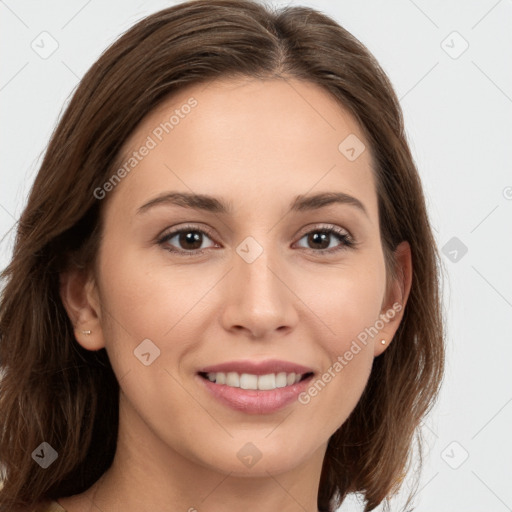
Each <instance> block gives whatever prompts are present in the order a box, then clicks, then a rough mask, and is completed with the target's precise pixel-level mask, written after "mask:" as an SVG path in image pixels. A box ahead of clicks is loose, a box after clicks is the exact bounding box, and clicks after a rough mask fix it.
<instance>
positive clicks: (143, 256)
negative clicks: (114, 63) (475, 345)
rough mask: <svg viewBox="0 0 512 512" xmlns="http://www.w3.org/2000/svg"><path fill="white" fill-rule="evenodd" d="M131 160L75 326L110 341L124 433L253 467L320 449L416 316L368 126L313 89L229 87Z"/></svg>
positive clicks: (147, 138)
mask: <svg viewBox="0 0 512 512" xmlns="http://www.w3.org/2000/svg"><path fill="white" fill-rule="evenodd" d="M187 105H188V106H187ZM171 116H174V117H171ZM166 123H167V124H166ZM347 137H349V138H348V139H347ZM345 139H347V140H346V141H345ZM343 141H345V142H343ZM340 144H341V146H340ZM363 145H364V146H363ZM143 147H145V148H146V149H145V150H144V149H142V148H143ZM351 148H353V150H352V149H351ZM134 152H136V154H134ZM130 157H132V160H131V163H130V161H129V159H130ZM121 161H122V164H121V165H123V164H124V163H127V165H126V167H125V172H120V173H118V177H120V178H121V179H120V180H116V181H115V183H116V186H115V187H113V185H112V184H110V186H109V185H106V186H105V187H104V188H103V189H102V190H103V191H104V194H103V192H98V196H102V195H105V197H104V198H103V199H102V200H103V201H105V203H104V205H103V206H104V211H103V215H104V217H103V219H104V232H103V234H104V236H103V239H102V242H101V247H100V252H99V258H98V265H97V273H96V276H95V279H94V280H91V281H90V282H89V284H90V286H89V288H88V295H87V297H88V302H89V304H90V309H87V308H84V309H83V310H81V312H80V313H79V314H78V316H77V318H78V320H79V321H80V322H82V324H83V326H84V329H91V330H92V334H91V335H90V336H81V337H79V339H78V341H79V342H80V343H81V344H82V345H83V346H85V347H86V348H89V349H91V350H96V349H98V348H101V347H103V346H104V347H105V348H106V350H107V353H108V355H109V358H110V360H111V363H112V366H113V369H114V371H115V373H116V376H117V378H118V380H119V382H120V387H121V396H120V411H121V413H120V415H121V416H120V417H121V420H120V421H121V422H122V425H124V427H123V428H124V432H128V433H129V434H127V435H131V436H137V439H138V440H139V442H141V443H142V444H143V445H145V446H146V447H149V446H151V447H152V448H155V447H159V450H160V451H159V453H161V454H162V456H163V454H165V453H167V454H169V453H177V454H179V456H180V457H183V458H185V459H187V460H188V461H192V462H193V463H196V464H199V465H201V466H203V467H204V468H214V469H216V470H219V469H220V470H222V471H223V472H232V473H233V474H238V475H249V474H250V475H252V476H256V475H265V474H266V472H267V471H268V472H273V473H278V472H282V471H286V470H287V469H291V468H294V467H297V466H299V465H300V464H302V463H305V462H306V461H307V460H310V459H311V458H312V457H314V456H315V455H319V454H320V455H321V456H323V455H324V453H325V448H326V445H327V442H328V440H329V437H330V436H331V435H332V434H333V433H334V432H335V431H336V430H337V429H338V428H339V427H340V426H341V425H342V424H343V423H344V422H345V420H346V419H347V417H348V416H349V414H350V413H351V411H352V410H353V409H354V407H355V406H356V404H357V402H358V400H359V399H360V397H361V394H362V392H363V390H364V387H365V385H366V383H367V381H368V378H369V375H370V372H371V368H372V363H373V360H374V357H376V356H378V355H380V353H381V352H382V351H383V350H385V348H386V347H387V345H388V344H389V343H390V342H391V339H392V337H393V334H394V332H395V330H396V328H397V327H398V322H399V318H400V316H401V315H400V313H399V312H398V311H397V305H396V298H397V297H396V296H395V295H393V293H392V290H393V289H394V288H393V287H391V288H389V289H387V288H386V268H385V262H384V256H383V250H382V247H381V242H380V231H379V217H378V208H377V193H376V185H375V180H374V178H373V173H372V167H371V166H372V162H371V156H370V148H369V145H368V142H367V141H366V139H365V137H364V135H363V132H362V130H361V128H360V127H359V126H358V124H357V122H356V121H355V120H354V118H353V117H351V116H350V115H349V114H348V112H347V111H345V110H344V109H342V108H341V107H340V106H339V104H337V103H336V102H335V100H334V99H333V98H331V97H330V96H329V95H328V94H327V93H326V92H324V91H323V90H322V89H320V88H318V87H317V86H315V85H313V84H310V83H307V82H300V81H297V80H289V81H284V80H269V81H259V80H250V79H244V80H239V81H233V80H223V81H215V82H211V83H209V84H208V85H204V84H202V85H200V86H193V87H190V88H188V89H186V90H182V91H181V92H180V93H179V94H178V95H176V96H174V97H172V98H171V99H169V100H167V101H166V102H165V103H163V104H162V105H160V106H159V107H158V108H157V109H156V110H155V111H153V112H152V113H150V114H149V115H148V116H147V117H146V118H145V119H144V120H143V121H142V123H141V124H140V125H139V126H138V128H137V130H136V131H135V132H134V134H133V135H132V137H131V138H130V139H129V140H128V141H127V142H126V143H125V145H124V147H123V158H122V159H121ZM120 167H121V166H120ZM127 169H129V170H127ZM118 181H120V182H119V183H117V182H118ZM113 183H114V181H113ZM173 194H174V195H173ZM177 194H187V195H194V194H197V195H201V196H209V198H202V200H199V199H198V198H197V197H196V198H195V199H194V198H193V197H192V196H188V198H187V197H185V196H178V195H177ZM314 196H318V197H316V200H315V199H312V198H313V197H314ZM390 290H391V292H390ZM401 302H402V303H403V300H402V301H401ZM393 304H395V308H393ZM398 309H400V307H399V306H398ZM381 339H385V340H386V341H387V344H386V345H382V344H381ZM269 360H272V361H274V362H275V361H276V360H277V361H278V362H279V361H280V362H281V363H282V364H281V363H278V364H277V366H258V367H256V366H257V364H258V363H266V362H268V361H269ZM232 362H233V366H231V367H229V368H228V367H226V368H224V369H223V370H224V371H223V372H215V371H212V372H210V375H209V377H210V378H211V379H212V380H210V379H209V378H208V376H206V377H205V376H204V374H203V375H201V374H200V373H199V372H201V371H203V370H205V369H208V367H213V366H217V365H222V364H224V363H232ZM242 362H245V363H249V364H250V363H254V364H255V366H253V367H251V366H248V367H244V366H242ZM285 363H288V364H289V365H290V366H284V364H285ZM293 365H300V367H301V368H295V369H296V372H294V371H293V370H294V367H293ZM237 368H238V370H239V371H237ZM210 370H211V368H210ZM213 370H215V368H214V369H213ZM283 371H284V373H285V377H284V379H285V380H284V381H283V377H282V376H280V375H278V374H280V373H283ZM244 373H245V374H247V376H245V377H244V376H243V375H242V376H241V379H240V380H239V379H238V376H240V375H241V374H244ZM292 373H294V374H296V375H293V376H290V374H292ZM221 374H224V377H223V376H222V375H221ZM230 374H231V375H230ZM233 374H234V375H233ZM276 374H277V375H276ZM262 375H267V376H266V377H262ZM297 375H300V376H299V377H297ZM214 379H215V380H216V381H218V382H215V383H214V382H213V380H214ZM225 379H227V382H226V380H225ZM298 379H304V380H301V381H300V382H297V384H295V380H298ZM237 381H238V384H239V385H240V383H241V381H243V384H242V388H236V384H237ZM223 382H224V384H223ZM292 382H293V383H292ZM283 383H284V384H283ZM275 385H277V386H280V387H278V388H277V389H274V390H272V389H262V390H260V391H256V390H252V391H251V390H248V389H243V387H249V388H251V387H254V386H259V387H260V388H265V387H268V388H272V387H274V386H275ZM248 443H249V444H248ZM247 455H256V458H259V460H258V461H257V463H256V464H254V466H251V465H250V464H246V463H244V462H243V461H244V460H247V459H244V457H245V456H247ZM157 456H158V455H157ZM319 460H320V459H319Z"/></svg>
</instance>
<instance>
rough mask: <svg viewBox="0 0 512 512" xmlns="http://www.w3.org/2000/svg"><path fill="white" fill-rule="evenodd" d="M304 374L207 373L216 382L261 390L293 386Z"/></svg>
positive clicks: (234, 386)
mask: <svg viewBox="0 0 512 512" xmlns="http://www.w3.org/2000/svg"><path fill="white" fill-rule="evenodd" d="M302 376H303V375H301V374H300V373H293V372H292V373H286V372H279V373H269V374H267V375H253V374H251V373H242V374H238V373H237V372H228V373H223V372H216V373H207V374H206V377H207V379H208V380H209V381H211V382H215V383H216V384H225V385H226V386H231V387H233V388H242V389H259V390H261V391H268V390H272V389H276V388H284V387H285V386H291V385H292V384H296V383H297V382H299V381H300V379H301V378H302Z"/></svg>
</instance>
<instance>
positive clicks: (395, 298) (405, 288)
mask: <svg viewBox="0 0 512 512" xmlns="http://www.w3.org/2000/svg"><path fill="white" fill-rule="evenodd" d="M395 263H396V267H395V275H396V277H395V279H394V280H393V281H392V283H391V285H390V286H389V290H388V292H387V294H386V297H385V300H384V302H383V307H382V310H381V314H380V318H381V322H382V324H384V325H383V327H382V329H380V332H379V339H380V340H381V342H380V343H375V345H374V357H377V356H379V355H380V354H382V353H383V352H384V350H386V348H387V347H388V346H389V345H390V344H391V343H392V340H393V337H394V335H395V333H396V331H397V329H398V327H399V325H400V322H401V321H402V318H403V316H404V310H405V305H406V303H407V300H408V298H409V293H410V291H411V285H412V255H411V247H410V245H409V243H408V242H406V241H404V242H401V243H400V244H399V245H398V247H397V248H396V250H395ZM382 341H384V343H382Z"/></svg>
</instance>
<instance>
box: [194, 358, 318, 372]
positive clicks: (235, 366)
mask: <svg viewBox="0 0 512 512" xmlns="http://www.w3.org/2000/svg"><path fill="white" fill-rule="evenodd" d="M219 372H222V373H229V372H236V373H238V374H242V373H249V374H252V375H267V374H269V373H281V372H285V373H295V374H301V375H303V374H306V373H315V372H314V370H313V369H312V368H308V367H307V366H303V365H300V364H297V363H292V362H289V361H282V360H279V359H267V360H266V361H254V360H239V361H229V362H226V363H220V364H215V365H212V366H205V367H204V368H201V369H200V370H199V371H198V372H197V373H199V374H201V373H203V374H206V373H219Z"/></svg>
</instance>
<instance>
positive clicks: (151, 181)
mask: <svg viewBox="0 0 512 512" xmlns="http://www.w3.org/2000/svg"><path fill="white" fill-rule="evenodd" d="M144 148H146V149H144ZM147 148H149V149H147ZM369 149H370V148H369V147H368V143H367V141H366V140H365V137H364V134H363V132H362V129H361V127H360V126H359V124H358V123H357V121H356V120H355V118H354V117H353V116H352V115H351V114H350V113H349V112H348V110H346V109H345V108H344V107H342V106H341V105H340V104H339V103H338V102H337V101H336V99H335V98H333V97H332V96H331V95H330V94H329V93H328V92H326V91H325V90H324V89H322V88H321V87H319V86H317V85H316V84H312V83H310V82H305V81H300V80H296V79H286V80H285V79H274V80H258V79H252V78H251V79H249V78H243V79H236V80H235V79H222V80H216V81H213V82H208V83H204V84H196V85H193V86H190V87H187V88H185V89H183V90H180V91H179V92H178V93H177V94H173V95H172V96H171V97H169V98H167V99H166V100H165V101H163V102H162V103H161V104H160V105H159V106H158V107H157V108H155V109H154V110H153V111H152V112H150V113H149V114H148V115H147V116H146V117H145V118H144V119H143V120H142V122H141V123H140V124H139V125H138V127H137V128H136V130H135V131H134V132H133V134H132V135H131V137H130V138H129V139H128V140H127V141H126V142H125V144H124V146H123V148H122V150H121V157H120V159H119V162H118V167H121V166H124V167H125V168H126V169H127V170H128V172H127V173H124V174H126V175H127V176H126V177H125V178H123V179H122V181H121V183H120V184H119V185H117V186H116V190H115V194H113V195H114V196H118V195H121V196H123V198H124V199H130V200H132V199H133V200H135V199H141V198H143V197H147V196H148V195H150V194H155V193H158V192H162V191H163V189H172V190H182V191H187V192H191V191H193V192H198V193H205V194H211V195H218V196H226V195H229V193H230V191H231V190H236V191H237V192H238V194H239V200H243V198H244V197H245V198H246V199H247V200H249V199H250V198H256V197H259V199H260V201H261V200H262V199H263V198H262V194H268V192H269V191H279V192H281V193H288V192H290V195H291V193H292V192H296V194H295V195H298V194H306V193H307V192H308V191H309V190H311V191H312V192H314V191H315V190H313V189H318V190H320V189H321V190H322V191H323V190H331V189H333V188H336V189H339V190H340V191H343V192H347V193H352V194H354V195H355V194H358V195H359V196H361V195H362V196H366V201H367V202H368V201H369V202H372V201H373V198H372V197H371V195H372V193H373V192H374V185H373V172H372V160H371V154H370V151H369ZM135 153H138V155H137V156H134V154H135ZM141 153H144V155H142V154H141ZM354 157H355V158H354ZM129 160H131V164H134V165H133V166H132V165H130V164H128V165H126V164H127V163H128V162H129ZM134 160H136V162H135V161H134ZM115 170H116V169H114V171H115ZM122 190H124V191H125V192H124V193H123V192H122ZM240 194H243V197H242V196H240ZM363 198H364V197H363ZM113 199H114V200H115V201H119V200H120V199H117V198H113ZM233 199H234V202H235V203H236V201H237V200H236V198H233ZM274 199H275V200H278V197H277V196H275V197H274ZM139 202H140V201H139ZM373 202H374V201H373ZM369 207H370V209H371V205H369Z"/></svg>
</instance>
